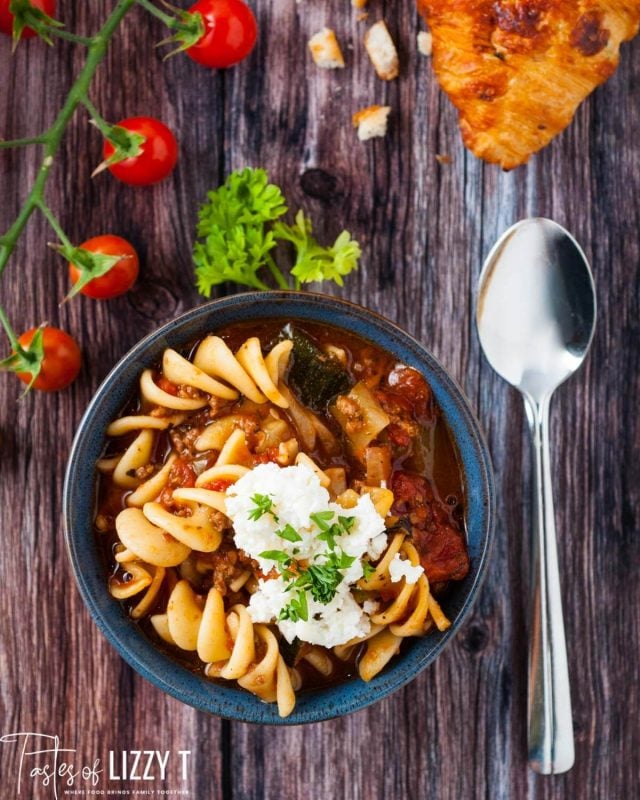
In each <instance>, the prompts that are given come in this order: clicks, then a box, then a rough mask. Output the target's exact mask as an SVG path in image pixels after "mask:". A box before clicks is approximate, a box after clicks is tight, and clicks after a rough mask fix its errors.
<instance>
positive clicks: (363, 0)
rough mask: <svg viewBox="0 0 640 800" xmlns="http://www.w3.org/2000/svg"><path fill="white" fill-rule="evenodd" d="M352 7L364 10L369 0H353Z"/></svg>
mask: <svg viewBox="0 0 640 800" xmlns="http://www.w3.org/2000/svg"><path fill="white" fill-rule="evenodd" d="M351 5H352V6H353V7H354V8H364V7H365V6H366V5H367V0H351Z"/></svg>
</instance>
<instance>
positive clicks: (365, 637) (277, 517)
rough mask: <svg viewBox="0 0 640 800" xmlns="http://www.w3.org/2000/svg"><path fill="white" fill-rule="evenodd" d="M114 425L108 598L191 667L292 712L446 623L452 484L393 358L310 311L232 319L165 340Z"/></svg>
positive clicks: (414, 393) (454, 469)
mask: <svg viewBox="0 0 640 800" xmlns="http://www.w3.org/2000/svg"><path fill="white" fill-rule="evenodd" d="M107 436H108V444H107V447H106V450H105V453H104V456H103V457H102V458H101V459H100V461H99V462H98V465H97V470H98V488H97V492H98V511H97V514H96V518H95V529H96V536H97V537H98V541H99V544H100V547H101V550H102V552H103V554H104V557H105V562H106V565H107V569H108V578H107V580H108V587H109V591H110V592H111V594H112V595H113V597H114V598H115V599H116V600H119V601H120V602H122V603H124V604H125V607H126V609H127V612H128V614H130V616H131V617H132V618H133V619H135V620H137V621H138V623H139V625H140V627H141V628H142V629H143V631H144V632H145V634H146V635H148V636H150V637H151V638H152V639H153V640H154V641H155V642H156V643H157V645H158V647H160V648H162V649H163V650H165V651H167V652H170V653H171V654H172V655H173V656H174V657H176V658H179V659H180V660H181V661H182V662H183V663H184V664H185V666H187V667H188V668H190V669H193V670H196V671H199V672H202V673H203V674H204V675H206V676H207V677H209V678H211V679H212V680H214V681H217V680H220V681H236V682H237V684H238V685H240V686H241V687H243V688H244V689H246V690H248V691H250V692H253V693H254V694H256V695H257V696H258V697H260V698H261V699H262V700H264V701H266V702H277V704H278V710H279V713H280V715H281V716H287V715H288V714H290V713H291V711H292V710H293V708H294V706H295V696H296V692H298V691H300V690H305V689H315V688H319V687H322V686H326V685H330V684H333V683H336V682H339V681H342V680H345V679H347V678H349V677H352V676H359V677H360V678H362V679H363V680H371V678H373V677H374V676H375V675H377V674H378V673H379V672H380V671H381V670H382V669H384V667H385V666H386V664H387V663H388V662H389V661H390V660H391V659H392V658H393V657H394V656H395V655H396V654H397V653H398V652H399V650H400V648H401V647H402V644H403V642H404V640H405V639H408V638H411V637H415V636H423V635H424V634H426V633H427V632H428V631H429V630H431V629H433V628H437V629H439V630H444V629H446V628H447V627H448V626H449V621H448V619H447V617H446V587H447V584H448V583H449V582H450V581H457V580H461V579H463V578H464V577H465V576H466V574H467V572H468V570H469V558H468V553H467V547H466V540H465V536H464V489H463V482H462V476H461V472H460V468H459V464H458V460H457V456H456V451H455V447H454V445H453V443H452V441H451V439H450V436H449V432H448V430H447V427H446V424H445V422H444V420H443V419H442V416H441V413H440V410H439V409H438V407H437V404H436V403H435V400H434V398H433V394H432V392H431V390H430V388H429V386H428V384H427V383H426V381H425V379H424V377H423V376H422V375H421V374H420V373H419V372H418V371H416V370H415V369H413V368H411V367H408V366H406V365H403V364H399V363H397V361H396V359H395V358H394V357H393V356H392V355H391V354H390V353H387V352H385V351H384V350H381V349H380V348H378V347H376V346H374V345H372V344H371V343H369V342H367V341H365V340H363V339H361V338H359V337H358V336H356V335H354V334H352V333H350V332H347V331H344V330H342V329H337V328H332V327H331V326H321V325H318V324H315V323H309V322H302V321H293V322H287V321H285V320H269V321H266V322H260V323H255V324H254V323H241V324H235V325H233V326H230V327H227V328H224V329H222V330H220V331H218V332H217V333H216V334H215V335H209V336H207V337H205V338H204V339H203V340H201V341H199V342H196V343H194V344H193V346H191V347H188V348H185V350H184V351H183V352H182V353H178V352H176V351H174V350H170V349H168V350H166V351H165V352H164V355H163V359H162V363H161V364H159V365H157V367H156V368H155V369H147V370H145V371H144V372H143V374H142V375H141V378H140V386H139V391H138V393H137V394H136V396H135V397H134V398H132V400H131V402H130V404H129V405H128V407H127V408H126V409H125V410H124V412H123V415H122V416H121V417H120V418H118V419H116V420H114V421H113V422H112V423H111V425H110V426H109V428H108V429H107ZM436 598H440V600H441V601H442V602H443V604H444V605H445V608H444V609H443V608H442V607H441V606H440V603H439V601H438V599H436Z"/></svg>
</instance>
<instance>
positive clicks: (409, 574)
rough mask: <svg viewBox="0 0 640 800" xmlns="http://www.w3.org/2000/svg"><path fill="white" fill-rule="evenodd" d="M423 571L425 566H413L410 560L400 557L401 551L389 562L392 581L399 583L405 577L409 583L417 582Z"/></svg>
mask: <svg viewBox="0 0 640 800" xmlns="http://www.w3.org/2000/svg"><path fill="white" fill-rule="evenodd" d="M423 572H424V568H423V567H422V566H421V565H420V564H418V565H417V566H415V567H414V566H412V565H411V562H410V561H408V560H407V559H403V558H400V553H396V554H395V556H394V557H393V558H392V559H391V563H390V564H389V577H390V578H391V583H398V581H401V580H402V579H403V578H404V579H405V581H406V582H407V583H408V584H414V583H417V582H418V580H419V579H420V576H421V575H422V574H423Z"/></svg>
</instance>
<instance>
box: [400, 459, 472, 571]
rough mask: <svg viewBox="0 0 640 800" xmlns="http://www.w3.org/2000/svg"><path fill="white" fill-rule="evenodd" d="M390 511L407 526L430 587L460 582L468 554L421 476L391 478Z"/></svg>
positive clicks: (444, 508)
mask: <svg viewBox="0 0 640 800" xmlns="http://www.w3.org/2000/svg"><path fill="white" fill-rule="evenodd" d="M391 490H392V491H393V496H394V502H393V508H392V511H393V513H395V514H398V515H399V516H405V517H406V518H407V519H408V520H409V522H410V524H411V534H412V537H413V543H414V544H415V546H416V549H417V550H418V553H419V554H420V563H421V564H422V566H423V567H424V571H425V573H426V575H427V578H428V579H429V580H430V581H431V582H432V583H440V582H442V581H459V580H462V578H464V577H465V576H466V574H467V573H468V572H469V554H468V552H467V543H466V541H465V539H464V536H463V534H462V531H460V530H459V529H458V528H457V527H456V526H455V523H454V521H453V520H452V519H451V517H450V513H449V509H448V508H447V506H445V504H444V503H442V502H441V501H440V500H438V499H437V498H436V497H435V496H434V493H433V489H432V487H431V485H430V483H429V481H427V479H426V478H424V477H423V476H422V475H417V474H415V473H412V472H406V471H404V470H397V471H396V472H394V473H393V475H392V476H391Z"/></svg>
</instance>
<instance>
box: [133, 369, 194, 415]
mask: <svg viewBox="0 0 640 800" xmlns="http://www.w3.org/2000/svg"><path fill="white" fill-rule="evenodd" d="M140 395H141V396H142V399H143V400H145V401H146V402H147V403H150V404H151V405H156V406H161V407H162V408H170V409H172V410H176V411H195V410H196V409H198V408H204V407H205V406H206V405H207V398H206V397H199V398H195V397H177V396H176V395H174V394H169V392H165V391H164V389H161V388H160V387H159V386H158V384H157V383H156V382H155V381H154V380H153V372H152V371H151V370H150V369H145V370H144V372H143V373H142V375H141V376H140Z"/></svg>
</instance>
